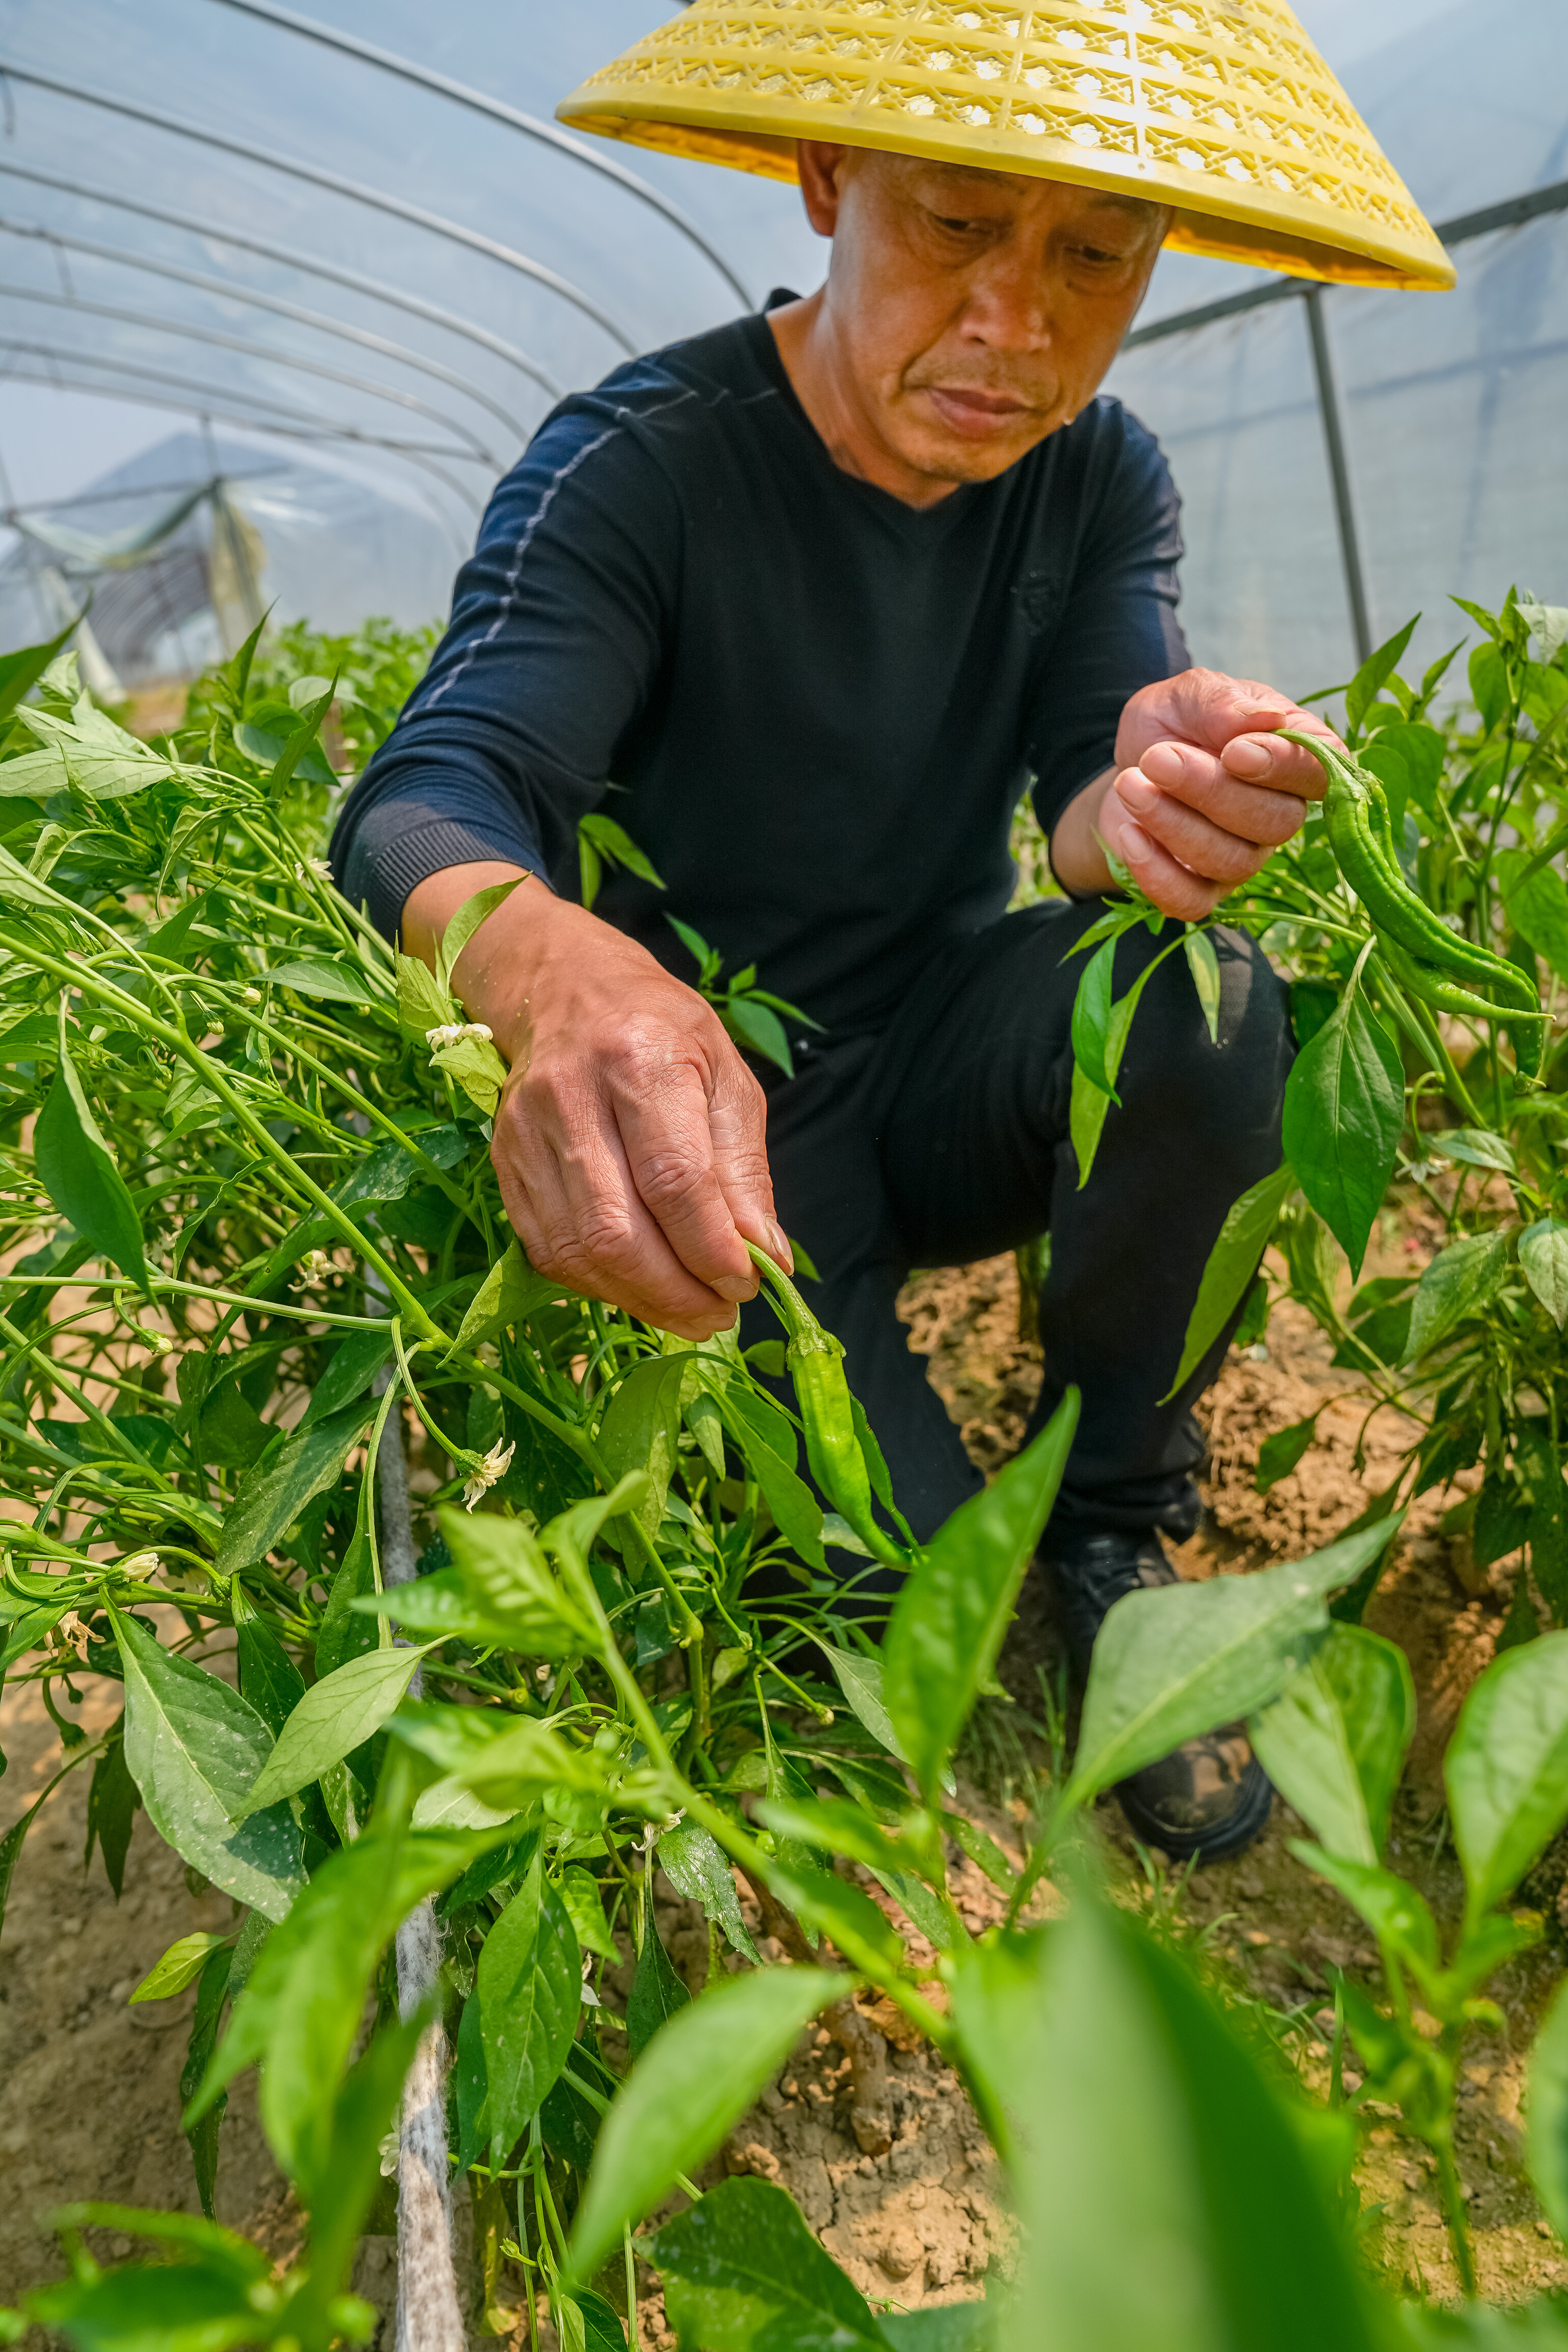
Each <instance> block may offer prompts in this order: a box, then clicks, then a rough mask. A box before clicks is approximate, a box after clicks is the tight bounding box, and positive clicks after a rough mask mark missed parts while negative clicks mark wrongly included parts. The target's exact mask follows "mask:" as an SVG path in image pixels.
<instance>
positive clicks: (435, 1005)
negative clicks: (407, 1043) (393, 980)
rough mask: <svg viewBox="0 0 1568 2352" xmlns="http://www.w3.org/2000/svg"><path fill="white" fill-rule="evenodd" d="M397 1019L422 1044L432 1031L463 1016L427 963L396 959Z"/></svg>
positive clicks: (409, 957)
mask: <svg viewBox="0 0 1568 2352" xmlns="http://www.w3.org/2000/svg"><path fill="white" fill-rule="evenodd" d="M397 1017H398V1020H399V1021H400V1022H401V1023H402V1024H403V1026H404V1028H405V1030H406V1031H407V1032H408V1034H409V1035H410V1036H412V1037H416V1038H417V1039H418V1041H419V1043H420V1044H421V1045H423V1044H424V1042H425V1039H426V1034H428V1032H429V1031H430V1030H432V1029H444V1028H446V1027H447V1026H448V1025H449V1024H451V1023H452V1022H455V1021H461V1019H462V1017H463V1016H462V1014H461V1013H459V1012H458V1007H457V1006H456V1005H455V1004H454V1003H453V1002H452V999H451V997H450V996H449V995H448V994H447V991H446V990H445V989H444V988H443V987H442V985H441V983H440V982H439V981H438V980H437V977H436V975H435V973H434V972H433V971H431V969H430V967H429V965H428V964H426V963H421V962H420V961H419V959H418V957H417V956H405V955H400V956H399V957H398V959H397Z"/></svg>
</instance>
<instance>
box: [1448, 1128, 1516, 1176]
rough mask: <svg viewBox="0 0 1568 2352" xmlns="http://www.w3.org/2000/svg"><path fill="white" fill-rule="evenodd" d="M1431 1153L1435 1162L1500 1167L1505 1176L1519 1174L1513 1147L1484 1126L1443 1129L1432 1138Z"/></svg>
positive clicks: (1476, 1166)
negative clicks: (1448, 1161)
mask: <svg viewBox="0 0 1568 2352" xmlns="http://www.w3.org/2000/svg"><path fill="white" fill-rule="evenodd" d="M1432 1153H1433V1157H1434V1158H1435V1159H1441V1160H1463V1161H1464V1163H1465V1165H1466V1166H1467V1167H1469V1168H1500V1170H1501V1171H1502V1172H1503V1174H1504V1175H1505V1176H1517V1175H1518V1173H1519V1163H1518V1161H1517V1160H1515V1158H1514V1156H1513V1148H1512V1146H1511V1145H1510V1143H1508V1142H1507V1141H1506V1140H1505V1139H1504V1138H1503V1137H1502V1136H1500V1135H1493V1134H1492V1133H1491V1131H1490V1129H1488V1128H1484V1127H1449V1128H1445V1129H1443V1131H1442V1133H1441V1134H1440V1135H1436V1136H1434V1137H1433V1138H1432Z"/></svg>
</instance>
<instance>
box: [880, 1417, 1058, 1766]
mask: <svg viewBox="0 0 1568 2352" xmlns="http://www.w3.org/2000/svg"><path fill="white" fill-rule="evenodd" d="M1078 1409H1079V1398H1078V1391H1077V1390H1076V1389H1069V1390H1068V1392H1067V1394H1066V1396H1065V1397H1064V1398H1063V1400H1062V1402H1061V1403H1060V1404H1059V1405H1058V1408H1057V1410H1056V1412H1055V1413H1054V1414H1053V1415H1052V1416H1051V1419H1050V1421H1049V1422H1048V1423H1047V1426H1046V1427H1045V1428H1044V1429H1043V1430H1042V1431H1041V1432H1040V1433H1039V1435H1038V1436H1037V1438H1036V1439H1035V1440H1034V1441H1033V1443H1032V1444H1029V1445H1028V1446H1026V1448H1025V1450H1024V1452H1023V1453H1022V1454H1019V1455H1018V1456H1017V1457H1016V1460H1014V1461H1012V1462H1009V1463H1008V1465H1007V1466H1006V1468H1005V1470H1003V1471H1002V1472H1001V1474H1000V1475H999V1476H998V1477H997V1478H996V1479H995V1480H994V1483H993V1484H992V1485H991V1486H987V1487H984V1488H983V1489H982V1491H981V1492H980V1493H979V1494H978V1495H972V1496H970V1497H969V1498H968V1500H967V1501H965V1502H963V1503H961V1504H960V1505H959V1507H958V1508H957V1510H956V1511H954V1512H953V1514H952V1517H951V1518H949V1519H948V1520H947V1521H946V1522H945V1524H944V1525H943V1526H942V1527H941V1528H938V1530H937V1532H936V1534H935V1535H934V1536H933V1537H932V1538H931V1542H930V1543H929V1544H928V1545H927V1546H926V1547H925V1549H924V1550H923V1551H922V1552H921V1556H920V1559H919V1560H918V1562H917V1564H916V1566H915V1568H914V1570H912V1572H911V1574H910V1577H909V1579H908V1580H907V1582H906V1583H905V1585H904V1587H903V1590H902V1591H900V1594H899V1597H898V1600H897V1601H896V1602H895V1604H894V1607H893V1615H892V1621H891V1622H890V1623H889V1627H888V1633H887V1637H886V1640H885V1642H884V1643H883V1648H882V1674H883V1693H884V1696H885V1698H886V1701H887V1707H888V1714H889V1717H890V1718H891V1721H892V1725H893V1728H894V1730H895V1732H896V1733H897V1735H898V1739H899V1746H900V1750H901V1752H902V1754H903V1756H904V1757H905V1758H906V1759H907V1760H908V1762H909V1765H910V1769H911V1771H912V1772H913V1773H914V1775H915V1778H916V1780H918V1781H919V1783H920V1787H921V1794H922V1795H923V1796H924V1798H925V1801H926V1802H927V1804H928V1805H934V1804H935V1803H936V1794H937V1788H938V1784H939V1782H940V1780H941V1776H942V1767H943V1766H944V1765H945V1764H946V1762H947V1759H948V1757H949V1756H950V1755H951V1754H952V1748H953V1747H954V1745H955V1743H956V1741H957V1739H958V1735H959V1733H960V1732H961V1731H962V1730H963V1726H964V1724H965V1723H966V1722H967V1721H968V1719H969V1713H970V1709H971V1708H972V1707H973V1705H974V1701H975V1699H976V1698H977V1697H978V1696H979V1693H980V1688H981V1685H982V1684H983V1683H984V1680H985V1678H986V1676H987V1675H989V1674H990V1672H991V1669H992V1667H993V1666H994V1664H995V1662H996V1653H997V1651H998V1649H999V1648H1000V1646H1001V1642H1002V1636H1003V1634H1004V1633H1005V1631H1006V1627H1007V1622H1008V1620H1009V1618H1010V1617H1011V1615H1012V1612H1013V1603H1014V1601H1016V1598H1017V1593H1018V1587H1019V1585H1020V1584H1021V1583H1022V1582H1023V1580H1024V1573H1025V1570H1026V1569H1027V1567H1028V1565H1029V1562H1030V1560H1031V1559H1033V1558H1034V1553H1035V1547H1036V1545H1037V1543H1038V1541H1039V1539H1040V1536H1041V1533H1042V1531H1043V1529H1044V1528H1045V1524H1046V1521H1047V1518H1048V1517H1049V1516H1050V1509H1051V1505H1052V1504H1053V1503H1054V1502H1055V1500H1056V1496H1057V1489H1058V1486H1060V1484H1061V1479H1062V1472H1063V1470H1064V1469H1065V1468H1066V1466H1067V1458H1068V1448H1069V1447H1070V1445H1071V1444H1072V1440H1073V1433H1074V1431H1075V1430H1076V1428H1077V1426H1078Z"/></svg>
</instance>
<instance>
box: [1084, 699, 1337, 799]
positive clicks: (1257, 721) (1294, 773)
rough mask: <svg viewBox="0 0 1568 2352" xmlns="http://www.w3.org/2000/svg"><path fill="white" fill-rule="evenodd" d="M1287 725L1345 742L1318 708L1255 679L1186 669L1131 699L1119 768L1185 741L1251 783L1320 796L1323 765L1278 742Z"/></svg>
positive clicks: (1120, 737)
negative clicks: (1306, 706) (1154, 748)
mask: <svg viewBox="0 0 1568 2352" xmlns="http://www.w3.org/2000/svg"><path fill="white" fill-rule="evenodd" d="M1281 727H1289V728H1291V729H1292V730H1296V731H1298V732H1300V733H1301V734H1305V735H1321V736H1322V737H1323V738H1324V739H1325V740H1327V741H1328V742H1331V743H1337V742H1338V740H1339V739H1338V737H1337V736H1335V735H1334V734H1333V733H1332V732H1331V730H1330V729H1329V728H1328V727H1326V726H1325V725H1324V723H1323V721H1322V719H1320V718H1318V717H1317V716H1316V715H1315V714H1314V713H1313V712H1311V711H1310V710H1303V709H1301V708H1300V705H1299V704H1297V703H1294V702H1292V701H1291V700H1290V698H1289V696H1288V695H1284V694H1280V693H1279V692H1278V691H1277V690H1276V689H1275V688H1273V687H1270V686H1262V685H1260V684H1259V683H1258V680H1257V679H1256V678H1248V677H1226V676H1225V675H1224V673H1223V672H1221V671H1219V670H1212V669H1190V670H1184V671H1183V672H1182V674H1181V675H1180V676H1179V677H1172V678H1162V679H1159V680H1157V681H1156V682H1155V683H1154V684H1153V685H1152V686H1146V687H1143V688H1141V689H1140V691H1139V692H1138V693H1137V694H1135V695H1133V696H1132V698H1131V700H1130V701H1129V702H1128V704H1127V707H1126V709H1125V710H1124V711H1123V713H1122V718H1121V726H1120V728H1119V729H1118V731H1117V742H1116V756H1117V760H1118V762H1119V764H1120V765H1121V766H1122V767H1124V768H1130V767H1135V766H1137V765H1138V764H1139V762H1140V761H1141V760H1142V757H1143V755H1144V754H1145V753H1146V752H1147V751H1149V750H1150V749H1151V748H1152V746H1153V745H1155V744H1157V743H1161V742H1176V743H1182V744H1185V745H1189V746H1192V747H1194V749H1197V750H1200V751H1207V752H1211V753H1213V755H1214V756H1215V759H1218V760H1222V761H1223V763H1224V765H1225V767H1226V770H1227V772H1229V773H1230V774H1232V775H1234V776H1236V777H1237V778H1238V779H1240V780H1241V781H1243V782H1247V783H1250V784H1254V785H1257V786H1259V787H1260V788H1262V789H1264V790H1266V791H1279V792H1287V793H1294V794H1295V795H1297V796H1298V797H1299V798H1300V799H1303V800H1311V799H1318V798H1321V795H1322V793H1323V792H1324V791H1325V789H1326V786H1327V779H1326V777H1325V776H1324V774H1323V772H1322V769H1321V767H1320V766H1319V764H1318V762H1317V761H1316V760H1314V759H1313V757H1312V755H1311V753H1310V751H1302V750H1301V749H1300V746H1299V745H1297V744H1294V743H1285V742H1282V741H1280V740H1279V733H1278V730H1279V729H1280V728H1281Z"/></svg>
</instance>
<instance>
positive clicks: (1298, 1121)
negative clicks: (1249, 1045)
mask: <svg viewBox="0 0 1568 2352" xmlns="http://www.w3.org/2000/svg"><path fill="white" fill-rule="evenodd" d="M1404 1125H1405V1069H1404V1066H1403V1064H1402V1063H1401V1061H1400V1058H1399V1048H1398V1047H1397V1045H1395V1044H1394V1039H1393V1038H1392V1037H1391V1036H1390V1035H1389V1034H1388V1031H1387V1030H1386V1029H1385V1028H1384V1025H1383V1024H1382V1022H1381V1021H1378V1020H1376V1019H1374V1017H1373V1014H1372V1013H1370V1012H1369V1011H1368V1009H1367V1005H1366V1002H1365V1000H1364V998H1363V995H1362V992H1361V991H1360V989H1359V988H1352V989H1349V990H1347V991H1346V992H1345V994H1344V995H1343V996H1342V998H1341V1000H1340V1002H1339V1003H1338V1004H1337V1005H1336V1006H1335V1008H1334V1010H1333V1012H1332V1013H1330V1015H1329V1017H1328V1019H1327V1021H1325V1022H1324V1024H1323V1025H1322V1027H1321V1029H1320V1030H1319V1032H1318V1034H1317V1035H1316V1036H1315V1037H1314V1038H1313V1039H1312V1041H1311V1043H1310V1045H1303V1046H1302V1048H1301V1051H1300V1054H1298V1055H1297V1056H1296V1060H1295V1063H1294V1066H1292V1068H1291V1071H1290V1076H1289V1078H1288V1079H1287V1080H1286V1083H1285V1131H1284V1142H1285V1157H1286V1159H1287V1160H1289V1163H1290V1166H1291V1167H1292V1168H1293V1169H1294V1171H1295V1173H1296V1181H1297V1182H1298V1183H1299V1184H1300V1187H1301V1190H1302V1192H1305V1194H1306V1196H1307V1198H1308V1200H1309V1201H1310V1202H1311V1204H1312V1206H1313V1208H1314V1209H1316V1210H1317V1212H1318V1214H1319V1215H1320V1216H1321V1218H1322V1220H1323V1222H1324V1223H1325V1224H1326V1225H1327V1226H1328V1228H1329V1230H1330V1232H1331V1234H1333V1236H1334V1239H1335V1240H1336V1241H1337V1242H1338V1243H1339V1244H1340V1246H1341V1248H1342V1250H1343V1251H1344V1253H1345V1255H1346V1256H1347V1257H1348V1258H1349V1260H1350V1262H1351V1272H1352V1274H1355V1275H1359V1274H1360V1272H1361V1265H1362V1260H1363V1257H1364V1256H1365V1255H1366V1245H1367V1242H1368V1240H1369V1238H1370V1236H1371V1234H1372V1227H1373V1219H1374V1218H1375V1217H1376V1215H1377V1213H1378V1210H1379V1209H1380V1208H1381V1206H1382V1205H1383V1196H1384V1193H1385V1192H1386V1191H1387V1190H1388V1184H1389V1179H1390V1178H1391V1177H1392V1175H1393V1173H1394V1154H1395V1153H1396V1151H1397V1150H1398V1149H1399V1138H1400V1134H1401V1132H1402V1130H1403V1129H1404Z"/></svg>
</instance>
